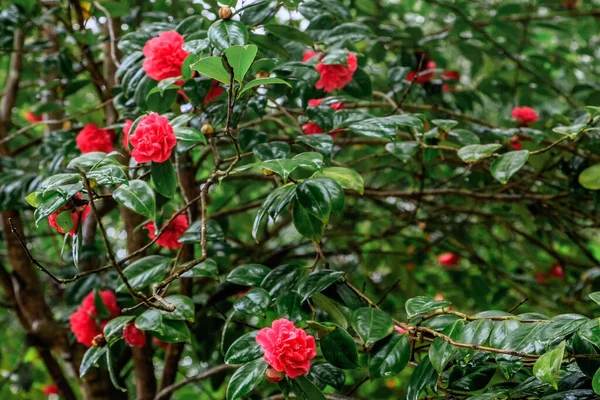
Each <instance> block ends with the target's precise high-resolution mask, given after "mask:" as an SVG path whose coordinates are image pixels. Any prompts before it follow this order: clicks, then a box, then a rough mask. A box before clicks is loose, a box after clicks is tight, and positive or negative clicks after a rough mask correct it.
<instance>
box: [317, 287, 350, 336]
mask: <svg viewBox="0 0 600 400" xmlns="http://www.w3.org/2000/svg"><path fill="white" fill-rule="evenodd" d="M311 301H312V302H313V303H314V304H315V305H316V306H317V307H318V308H320V309H321V310H323V311H325V312H326V313H327V314H329V317H330V318H331V320H332V321H333V322H335V323H336V324H338V325H340V326H341V327H342V328H344V329H346V328H348V321H347V320H346V317H345V315H344V313H343V312H342V310H341V309H340V307H338V306H337V304H336V303H335V302H334V301H333V300H331V299H330V298H329V297H327V296H325V295H323V294H321V293H315V294H314V295H313V296H312V299H311Z"/></svg>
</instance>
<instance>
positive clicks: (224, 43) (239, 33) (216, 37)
mask: <svg viewBox="0 0 600 400" xmlns="http://www.w3.org/2000/svg"><path fill="white" fill-rule="evenodd" d="M208 39H209V40H210V42H211V43H212V44H213V46H215V47H216V48H217V50H219V51H225V50H227V49H228V48H230V47H232V46H236V45H238V46H243V45H245V44H246V43H248V30H247V29H246V27H245V26H244V24H242V23H240V22H239V21H231V20H230V21H224V20H222V19H219V20H217V21H215V22H213V24H212V25H211V26H210V28H208ZM223 83H226V82H223Z"/></svg>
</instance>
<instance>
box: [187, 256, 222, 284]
mask: <svg viewBox="0 0 600 400" xmlns="http://www.w3.org/2000/svg"><path fill="white" fill-rule="evenodd" d="M181 277H182V278H212V279H215V280H218V279H219V268H218V266H217V262H216V261H215V260H213V259H212V258H207V259H206V260H204V261H203V262H201V263H200V264H198V265H195V266H194V267H192V269H190V270H189V271H187V272H185V273H184V274H183V275H181Z"/></svg>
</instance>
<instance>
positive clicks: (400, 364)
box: [369, 333, 411, 379]
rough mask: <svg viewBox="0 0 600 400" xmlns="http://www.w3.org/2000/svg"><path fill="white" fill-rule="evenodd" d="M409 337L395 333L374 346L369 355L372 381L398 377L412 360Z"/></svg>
mask: <svg viewBox="0 0 600 400" xmlns="http://www.w3.org/2000/svg"><path fill="white" fill-rule="evenodd" d="M410 353H411V348H410V340H409V338H408V335H400V334H398V333H393V334H392V335H390V336H388V337H387V338H385V339H384V340H382V341H380V342H378V343H376V344H375V346H373V349H372V350H371V352H370V353H369V375H370V377H371V379H379V378H391V377H393V376H396V375H398V374H399V373H400V372H401V371H402V370H403V369H404V368H405V367H406V365H407V364H408V360H409V359H410Z"/></svg>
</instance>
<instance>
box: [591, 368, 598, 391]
mask: <svg viewBox="0 0 600 400" xmlns="http://www.w3.org/2000/svg"><path fill="white" fill-rule="evenodd" d="M592 388H593V389H594V392H595V393H596V394H600V368H598V370H597V371H596V373H595V374H594V377H593V378H592Z"/></svg>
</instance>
